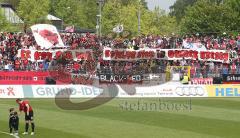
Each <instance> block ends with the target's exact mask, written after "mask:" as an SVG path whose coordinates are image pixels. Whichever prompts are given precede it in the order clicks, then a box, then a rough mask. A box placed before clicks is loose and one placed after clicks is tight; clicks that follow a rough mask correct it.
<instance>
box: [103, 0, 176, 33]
mask: <svg viewBox="0 0 240 138" xmlns="http://www.w3.org/2000/svg"><path fill="white" fill-rule="evenodd" d="M122 2H123V1H121V2H120V1H119V0H114V1H111V2H110V1H109V2H107V3H106V4H105V6H104V10H103V32H104V33H105V34H108V33H111V32H112V29H113V28H114V27H115V26H117V25H118V24H122V25H123V26H124V30H126V31H129V32H130V33H131V34H132V35H133V36H136V35H138V12H139V8H140V13H141V34H145V35H147V34H170V33H172V32H176V30H177V29H176V20H175V17H170V16H169V15H167V14H166V13H165V12H164V11H163V10H161V9H160V8H156V9H155V10H154V11H150V10H148V9H146V8H145V7H144V5H143V4H142V3H141V2H140V3H139V1H138V0H136V1H135V3H133V1H132V2H131V3H129V4H127V5H126V4H124V3H122Z"/></svg>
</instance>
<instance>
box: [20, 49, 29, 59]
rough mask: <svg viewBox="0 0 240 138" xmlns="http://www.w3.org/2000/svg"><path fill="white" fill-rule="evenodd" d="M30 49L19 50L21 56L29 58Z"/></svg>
mask: <svg viewBox="0 0 240 138" xmlns="http://www.w3.org/2000/svg"><path fill="white" fill-rule="evenodd" d="M30 54H31V51H30V50H21V58H27V59H28V58H31V56H30Z"/></svg>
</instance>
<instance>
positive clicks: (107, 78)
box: [99, 74, 143, 84]
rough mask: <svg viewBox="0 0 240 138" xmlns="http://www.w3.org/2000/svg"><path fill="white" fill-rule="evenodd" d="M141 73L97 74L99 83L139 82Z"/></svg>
mask: <svg viewBox="0 0 240 138" xmlns="http://www.w3.org/2000/svg"><path fill="white" fill-rule="evenodd" d="M142 79H143V77H142V75H127V74H99V82H100V83H125V84H131V83H141V82H142Z"/></svg>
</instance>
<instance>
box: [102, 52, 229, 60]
mask: <svg viewBox="0 0 240 138" xmlns="http://www.w3.org/2000/svg"><path fill="white" fill-rule="evenodd" d="M183 58H185V59H191V60H205V61H215V62H226V63H229V59H230V54H229V52H228V51H225V50H208V51H197V50H190V49H140V50H129V49H128V50H126V49H111V48H104V50H103V60H125V61H126V60H138V59H165V60H182V59H183Z"/></svg>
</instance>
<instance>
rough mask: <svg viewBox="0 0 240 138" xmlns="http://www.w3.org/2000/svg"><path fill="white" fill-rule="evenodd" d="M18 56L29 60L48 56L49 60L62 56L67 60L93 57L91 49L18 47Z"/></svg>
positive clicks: (39, 59) (40, 59) (43, 58)
mask: <svg viewBox="0 0 240 138" xmlns="http://www.w3.org/2000/svg"><path fill="white" fill-rule="evenodd" d="M17 56H18V57H21V58H22V59H25V58H27V59H28V60H31V61H42V60H45V59H46V57H48V59H49V60H52V59H53V58H54V57H56V59H58V58H60V57H61V56H63V57H64V58H65V59H67V60H72V59H73V60H75V61H80V60H91V59H92V58H93V54H92V50H91V49H80V50H68V51H66V50H63V49H59V50H45V51H43V50H28V49H26V50H24V49H19V50H18V55H17Z"/></svg>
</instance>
